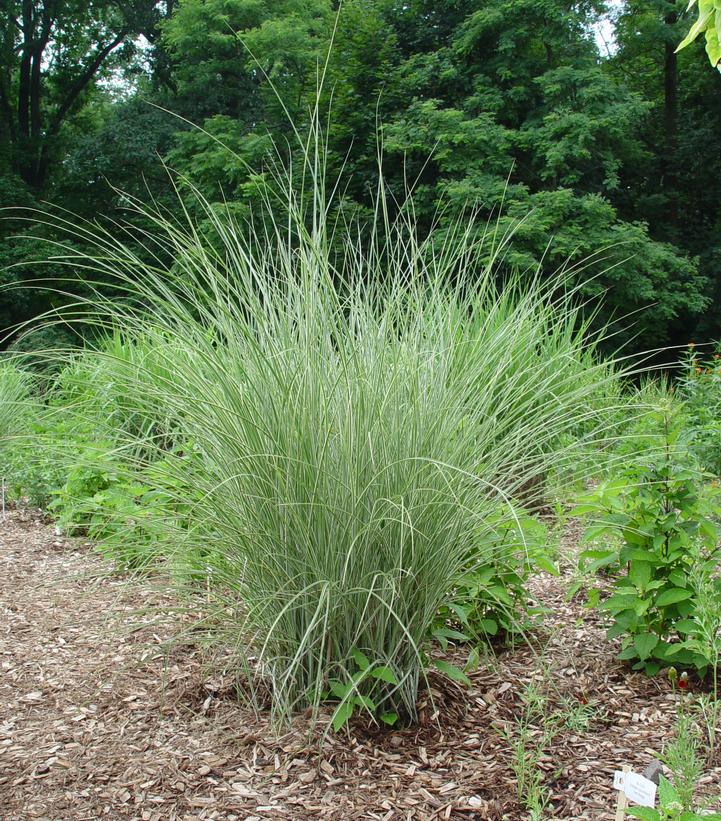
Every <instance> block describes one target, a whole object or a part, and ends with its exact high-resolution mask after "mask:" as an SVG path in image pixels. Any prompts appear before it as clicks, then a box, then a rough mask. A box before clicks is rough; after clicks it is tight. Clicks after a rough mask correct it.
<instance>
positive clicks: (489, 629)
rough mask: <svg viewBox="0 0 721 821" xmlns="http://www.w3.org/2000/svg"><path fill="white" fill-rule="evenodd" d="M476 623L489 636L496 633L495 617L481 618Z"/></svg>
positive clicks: (496, 623)
mask: <svg viewBox="0 0 721 821" xmlns="http://www.w3.org/2000/svg"><path fill="white" fill-rule="evenodd" d="M478 624H479V626H480V628H481V630H483V632H484V633H486V634H487V635H489V636H495V635H496V633H498V622H497V621H496V620H495V619H481V620H480V622H478Z"/></svg>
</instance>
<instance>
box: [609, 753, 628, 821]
mask: <svg viewBox="0 0 721 821" xmlns="http://www.w3.org/2000/svg"><path fill="white" fill-rule="evenodd" d="M630 772H631V768H630V767H629V766H628V765H626V766H625V767H624V768H623V772H619V771H618V770H616V772H615V773H614V774H613V787H614V789H616V790H618V801H617V802H616V815H615V816H614V819H613V821H624V818H625V817H626V807H628V801H627V800H626V793H625V792H624V791H623V785H624V782H625V781H626V776H627V775H628V774H629V773H630Z"/></svg>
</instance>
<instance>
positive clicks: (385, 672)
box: [370, 667, 398, 687]
mask: <svg viewBox="0 0 721 821" xmlns="http://www.w3.org/2000/svg"><path fill="white" fill-rule="evenodd" d="M370 674H371V676H373V678H377V679H378V680H379V681H385V682H387V683H388V684H393V685H394V686H395V687H397V686H398V679H397V678H396V677H395V675H394V674H393V671H392V670H391V669H390V668H388V667H374V668H373V669H372V670H371V673H370Z"/></svg>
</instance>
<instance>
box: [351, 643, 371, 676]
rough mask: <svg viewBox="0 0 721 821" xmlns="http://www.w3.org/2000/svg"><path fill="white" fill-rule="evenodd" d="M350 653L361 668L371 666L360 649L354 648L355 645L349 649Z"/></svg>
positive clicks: (364, 668)
mask: <svg viewBox="0 0 721 821" xmlns="http://www.w3.org/2000/svg"><path fill="white" fill-rule="evenodd" d="M350 654H351V656H353V659H354V661H355V663H356V664H357V665H358V667H359V668H360V669H361V670H367V669H368V668H369V667H370V666H371V663H370V661H368V656H366V655H364V654H363V653H361V651H360V650H356V649H355V647H354V648H353V649H352V650H351V651H350Z"/></svg>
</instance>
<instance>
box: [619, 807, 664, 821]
mask: <svg viewBox="0 0 721 821" xmlns="http://www.w3.org/2000/svg"><path fill="white" fill-rule="evenodd" d="M626 815H630V816H631V818H640V819H641V821H661V814H660V813H659V811H658V810H653V809H651V807H629V808H628V809H627V810H626Z"/></svg>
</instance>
